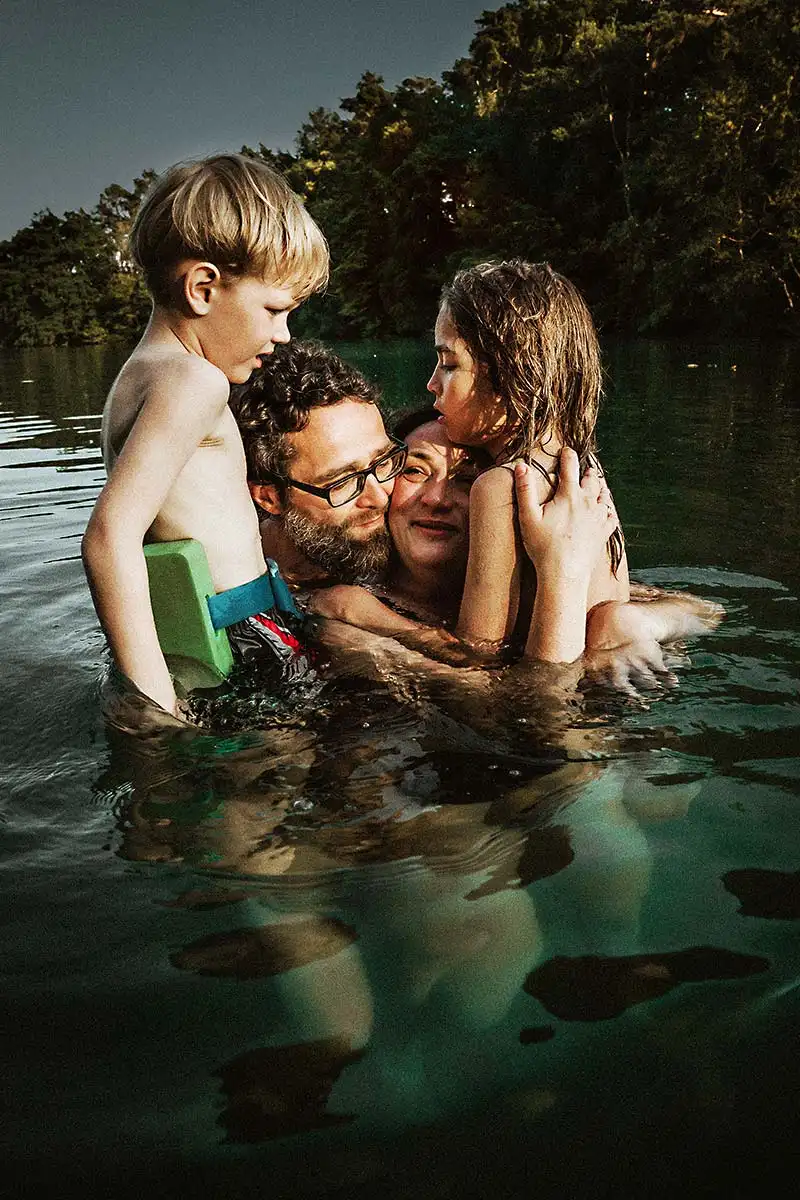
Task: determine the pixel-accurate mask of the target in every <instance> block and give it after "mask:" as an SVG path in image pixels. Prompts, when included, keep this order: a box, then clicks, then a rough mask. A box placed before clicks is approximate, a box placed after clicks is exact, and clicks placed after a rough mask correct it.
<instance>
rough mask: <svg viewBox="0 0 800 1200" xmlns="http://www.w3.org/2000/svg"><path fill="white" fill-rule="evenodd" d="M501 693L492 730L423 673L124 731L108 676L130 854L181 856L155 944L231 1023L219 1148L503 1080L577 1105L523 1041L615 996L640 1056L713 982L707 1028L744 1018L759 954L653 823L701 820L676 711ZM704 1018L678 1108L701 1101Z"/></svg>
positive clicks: (534, 1045) (362, 1120)
mask: <svg viewBox="0 0 800 1200" xmlns="http://www.w3.org/2000/svg"><path fill="white" fill-rule="evenodd" d="M711 686H712V688H713V684H711ZM512 699H513V715H512V712H511V711H507V712H503V711H502V710H498V709H497V707H495V708H494V709H493V720H495V721H498V719H499V723H500V725H501V726H502V727H503V728H505V729H506V730H509V729H511V730H512V731H515V732H514V733H513V734H512V735H508V733H507V734H506V736H505V737H503V738H498V737H495V738H494V739H493V740H492V741H490V740H488V739H487V738H485V737H484V736H483V732H476V731H475V730H474V729H471V728H469V727H468V726H467V725H465V724H464V723H463V722H461V721H459V720H456V719H453V718H451V717H448V715H447V714H446V713H445V712H443V711H442V709H441V708H438V707H436V708H434V707H432V706H431V705H429V704H428V703H427V702H426V701H425V700H422V699H421V698H420V695H419V692H417V693H416V694H415V695H414V698H413V700H412V701H406V702H403V701H401V700H400V699H399V698H398V696H397V695H396V694H392V690H391V689H387V690H386V692H385V693H384V694H383V695H381V694H380V693H379V692H376V689H375V687H374V684H371V685H370V686H369V688H367V687H363V686H362V687H361V688H359V685H358V684H357V683H354V682H352V681H351V683H350V687H349V689H347V690H346V694H345V695H343V696H339V697H338V699H337V697H336V695H335V693H332V694H331V695H329V696H328V697H327V702H325V698H323V703H322V704H318V705H317V706H316V709H315V711H314V712H313V713H310V712H309V711H308V710H305V711H304V710H303V709H302V708H298V710H297V711H296V713H295V714H294V717H293V718H292V717H290V716H289V715H288V714H287V713H286V712H284V713H282V714H281V717H280V719H279V720H277V719H276V721H275V724H274V726H273V728H269V729H264V730H262V731H260V732H259V733H258V734H255V733H249V734H248V733H242V734H238V735H236V734H233V735H229V736H228V737H225V738H223V737H216V738H215V737H214V736H212V735H210V734H207V733H202V732H200V731H190V730H186V729H183V730H180V729H177V728H169V727H167V728H161V729H159V728H157V727H156V728H154V729H153V730H152V732H151V735H150V736H149V737H147V738H144V739H143V738H142V737H141V736H136V737H133V736H131V735H130V734H129V733H127V732H125V726H126V721H125V698H124V697H117V712H116V723H117V726H118V728H117V730H116V732H114V731H113V730H112V731H110V744H111V747H112V754H111V760H110V763H109V768H108V772H107V773H106V775H105V777H104V779H103V780H102V781H101V786H102V787H103V788H104V789H110V791H111V793H113V792H114V790H115V784H114V779H115V777H116V778H118V779H120V780H124V783H123V785H122V788H121V790H120V791H119V792H117V795H118V801H117V811H118V829H119V844H118V851H117V852H118V854H119V855H120V856H121V857H123V858H124V859H126V860H128V861H129V862H136V863H146V864H158V866H159V868H160V869H162V870H163V869H167V870H168V871H170V874H169V875H168V876H167V879H168V880H169V888H168V891H169V895H168V896H164V897H163V898H162V900H161V903H162V904H163V905H164V906H165V907H166V909H167V911H168V912H170V913H172V914H173V916H174V918H175V921H176V928H175V930H174V931H173V932H169V931H167V930H165V933H166V945H165V947H164V957H165V960H168V962H169V964H170V967H171V968H172V969H173V970H174V971H177V972H181V973H183V974H184V975H185V976H186V977H187V978H189V979H193V980H194V989H195V990H194V1003H195V1004H196V1005H197V1006H198V1009H201V1010H203V1011H204V1012H206V1013H213V1016H208V1015H206V1016H203V1017H202V1018H201V1019H202V1020H203V1022H204V1028H203V1033H202V1038H203V1042H204V1044H205V1046H206V1049H207V1050H208V1048H209V1047H210V1045H211V1044H213V1042H214V1040H215V1036H214V1031H215V1030H217V1031H219V1032H221V1031H222V1030H224V1037H219V1039H218V1040H219V1042H220V1049H219V1053H218V1056H217V1059H216V1061H215V1062H214V1064H213V1067H212V1066H211V1064H209V1068H210V1069H209V1072H208V1081H207V1087H208V1089H209V1092H210V1093H212V1092H213V1094H214V1095H215V1097H216V1099H217V1105H218V1110H217V1112H216V1115H215V1118H214V1121H215V1124H216V1125H217V1126H218V1127H219V1128H220V1129H221V1130H222V1131H223V1134H224V1139H225V1143H226V1144H228V1145H236V1144H239V1145H259V1144H264V1143H272V1142H275V1141H276V1140H278V1142H280V1139H283V1138H286V1137H289V1136H290V1135H291V1136H297V1135H301V1134H309V1133H311V1132H312V1131H322V1130H325V1129H328V1128H329V1127H331V1128H333V1127H336V1128H338V1127H339V1126H342V1125H351V1124H352V1125H353V1127H354V1128H355V1129H358V1130H359V1131H360V1133H361V1134H363V1133H364V1132H365V1131H371V1132H372V1134H373V1135H375V1136H382V1137H385V1136H387V1135H396V1133H397V1131H398V1129H408V1128H409V1127H411V1128H412V1129H417V1128H420V1127H422V1128H429V1127H431V1126H440V1125H442V1127H443V1128H446V1127H447V1126H448V1125H449V1123H450V1122H451V1121H452V1120H454V1119H456V1120H458V1122H459V1123H460V1124H462V1123H463V1122H464V1121H465V1120H467V1119H468V1118H469V1117H470V1116H471V1115H477V1114H479V1113H481V1112H485V1111H486V1108H487V1105H491V1104H493V1103H495V1102H499V1103H500V1104H501V1105H502V1106H503V1108H504V1111H505V1110H506V1109H507V1108H508V1106H509V1105H510V1106H512V1108H513V1106H514V1105H516V1104H520V1105H521V1106H522V1111H524V1113H525V1120H526V1121H534V1123H536V1122H538V1121H539V1120H545V1118H546V1117H547V1119H548V1120H549V1119H552V1118H553V1116H554V1115H555V1114H556V1113H557V1112H559V1111H560V1110H561V1109H563V1108H564V1106H565V1105H566V1108H567V1110H568V1111H569V1112H572V1111H573V1105H574V1095H573V1094H572V1088H573V1087H574V1082H573V1083H572V1084H570V1085H566V1086H565V1085H564V1084H562V1083H558V1084H557V1085H556V1084H554V1081H553V1079H552V1078H551V1077H550V1076H551V1072H550V1071H548V1072H546V1073H545V1079H543V1080H542V1081H541V1082H538V1081H537V1079H536V1072H535V1071H534V1072H531V1064H530V1056H531V1054H535V1053H539V1054H541V1053H542V1052H543V1051H544V1050H545V1047H549V1049H550V1053H551V1054H552V1051H553V1048H554V1047H555V1046H556V1044H557V1042H558V1040H559V1039H561V1040H562V1041H566V1042H567V1043H568V1044H569V1043H571V1042H572V1041H573V1038H574V1030H575V1028H576V1024H577V1026H578V1027H581V1026H585V1027H587V1028H591V1027H592V1026H593V1025H595V1024H596V1023H602V1022H607V1021H608V1020H610V1019H612V1018H620V1017H623V1016H624V1017H625V1019H626V1020H627V1022H628V1028H627V1030H626V1033H625V1034H619V1035H618V1036H628V1035H630V1033H631V1030H633V1040H632V1045H631V1046H630V1047H627V1048H626V1050H625V1052H626V1053H629V1052H632V1051H633V1049H634V1047H635V1045H636V1042H637V1038H639V1039H640V1038H641V1037H642V1036H643V1035H644V1038H645V1048H646V1056H647V1057H649V1056H652V1055H654V1054H655V1056H656V1057H657V1058H658V1057H660V1056H663V1055H666V1056H667V1057H670V1055H671V1053H672V1048H671V1046H670V1043H671V1041H672V1039H673V1038H674V1039H675V1046H674V1052H675V1055H676V1061H677V1062H679V1063H682V1064H683V1065H682V1066H681V1067H680V1070H686V1069H687V1064H686V1063H684V1062H683V1059H684V1054H685V1049H686V1047H685V1045H684V1042H683V1039H684V1038H685V1036H686V1032H687V1031H686V1026H685V1022H686V1021H687V1020H688V1021H690V1022H692V1023H693V1022H695V1021H702V1020H703V1019H704V1018H703V1016H702V1014H703V1012H704V1011H705V1008H706V1006H707V1005H708V1004H709V1003H710V1004H711V1005H712V1008H713V1011H714V1013H715V1017H714V1022H713V1026H712V1027H713V1028H714V1029H716V1030H717V1032H718V1023H719V1021H720V1020H721V1019H724V1021H726V1022H727V1021H731V1020H733V1021H734V1023H735V1013H736V1009H737V1006H738V1005H739V1003H740V1002H741V996H742V994H743V993H742V989H744V994H746V993H747V989H751V988H752V987H753V983H754V981H763V977H764V976H765V974H767V973H768V972H769V970H770V966H771V963H770V959H769V958H768V957H767V956H766V955H764V954H762V953H753V952H751V951H749V950H748V949H746V948H744V949H743V948H741V947H740V945H739V940H738V939H736V938H734V939H733V940H731V938H730V933H729V931H725V932H724V933H723V931H722V930H721V929H720V930H719V931H718V934H717V936H715V937H713V938H710V939H709V940H707V938H709V934H708V932H707V931H704V932H703V934H702V937H700V936H699V935H698V932H697V930H696V929H695V928H694V927H693V922H692V921H691V920H689V921H688V922H687V915H688V913H689V912H693V911H694V909H695V903H694V902H693V900H692V897H691V894H689V895H687V896H686V897H684V904H683V910H682V912H681V914H680V915H678V916H677V917H676V914H675V912H674V910H673V909H672V908H671V904H670V898H669V890H667V903H666V905H664V903H663V900H664V898H663V897H662V896H661V895H659V892H660V891H662V890H663V886H664V880H663V878H659V874H661V875H662V876H663V867H662V868H661V869H659V864H658V862H657V860H658V857H659V853H660V850H659V831H661V830H663V829H665V828H669V829H673V830H674V829H675V828H676V827H680V825H681V823H684V822H687V821H688V819H689V814H690V812H691V808H692V805H693V802H694V801H695V799H696V797H697V796H698V795H699V794H700V793H701V792H702V789H703V786H704V783H705V782H707V780H708V777H709V775H710V773H711V764H710V761H709V759H708V758H707V757H705V756H702V755H698V754H696V753H692V752H691V750H690V749H687V741H691V738H688V739H687V736H686V732H685V731H684V732H683V733H681V732H680V731H679V730H676V729H675V728H664V727H661V726H652V727H651V726H650V725H649V724H648V720H647V714H646V712H644V713H643V715H642V717H641V718H640V719H639V721H634V722H633V727H632V728H629V729H628V730H627V731H626V730H625V728H624V727H623V724H622V723H621V721H620V713H619V710H618V709H617V710H615V708H614V702H613V698H611V697H609V695H608V694H606V695H605V696H604V697H603V696H595V697H594V698H592V697H582V698H581V699H580V700H576V701H575V703H574V705H573V706H572V708H571V710H570V712H569V722H568V723H566V724H564V725H562V726H559V727H558V729H557V730H556V731H555V732H554V727H553V724H552V723H551V724H550V725H548V726H546V727H544V728H541V727H538V726H537V724H536V722H535V720H533V719H532V718H531V717H530V716H528V717H525V716H520V712H521V711H522V709H521V705H520V699H521V698H520V696H519V695H517V696H516V697H514V698H512ZM675 703H676V704H677V705H680V703H681V701H680V700H677V701H676V702H675ZM136 722H137V723H138V724H140V723H141V713H140V712H137V713H136ZM628 724H629V725H630V720H629V721H628ZM323 731H324V733H323ZM565 734H566V736H565ZM107 794H108V791H107ZM174 872H176V873H174ZM165 882H166V880H165ZM685 886H686V888H687V892H688V893H691V889H692V886H693V883H692V880H691V879H687V880H686V881H685ZM673 917H676V919H675V920H673ZM179 930H180V932H178V931H179ZM656 931H657V932H656ZM697 985H701V990H704V991H705V995H706V1000H705V1003H704V1004H701V1005H700V1006H697V1002H696V1000H695V1001H694V1002H693V1000H692V998H691V997H689V998H688V1002H687V996H686V993H687V992H688V993H691V992H692V990H693V989H696V987H697ZM713 987H717V988H719V989H720V993H719V995H716V996H714V997H713V1000H712V998H711V997H712V995H713V993H712V992H710V991H709V989H710V988H713ZM243 990H246V991H248V992H249V995H248V997H247V1000H246V1002H245V1003H244V1004H243V1003H242V991H243ZM671 993H678V994H680V997H681V999H680V1001H678V1000H677V996H676V997H673V1006H671V1007H670V1008H668V1009H667V1010H666V1011H665V1010H663V1009H662V1010H659V1011H658V1015H657V1016H656V1015H655V1014H653V1013H652V1012H648V1007H649V1006H650V1005H651V1004H652V1003H653V1002H655V1001H658V1000H660V999H661V998H663V997H666V996H668V995H670V994H671ZM726 1006H729V1012H728V1015H727V1016H726V1017H724V1018H723V1015H722V1014H723V1013H724V1012H725V1008H726ZM209 1020H210V1021H211V1022H212V1026H211V1028H208V1027H206V1022H208V1021H209ZM715 1037H716V1034H715V1035H714V1037H712V1044H713V1045H715V1044H716V1043H715V1040H714V1039H715ZM691 1040H692V1043H693V1060H694V1053H695V1052H696V1053H697V1055H699V1057H698V1058H697V1059H696V1060H694V1061H695V1067H697V1068H698V1069H699V1072H700V1074H699V1076H698V1077H695V1075H694V1068H693V1069H692V1071H690V1072H689V1075H688V1076H687V1078H686V1080H685V1081H684V1085H683V1086H685V1087H688V1086H689V1085H690V1083H691V1089H690V1093H689V1094H688V1095H684V1097H683V1099H684V1102H685V1104H686V1109H685V1112H686V1113H688V1112H690V1111H691V1108H692V1105H693V1104H697V1105H699V1106H700V1109H701V1110H702V1111H703V1112H705V1106H706V1103H707V1101H706V1098H705V1088H706V1087H707V1086H708V1081H707V1079H706V1078H705V1076H704V1071H705V1070H706V1068H705V1067H704V1066H703V1065H702V1064H703V1055H704V1054H705V1053H707V1052H708V1051H707V1050H704V1049H703V1046H702V1040H703V1039H702V1037H701V1038H699V1039H698V1037H697V1029H696V1028H694V1026H692V1032H691ZM550 1043H552V1044H553V1046H552V1047H551V1046H550ZM223 1046H224V1047H225V1049H223ZM639 1052H641V1047H640V1048H639ZM572 1053H574V1045H573V1046H572ZM715 1053H716V1051H713V1052H712V1053H711V1058H712V1059H713V1057H714V1054H715ZM635 1057H636V1055H635V1053H634V1061H635ZM555 1061H557V1058H556V1060H555ZM709 1069H710V1068H709ZM693 1091H696V1092H697V1094H696V1095H694V1096H693ZM506 1116H507V1117H508V1118H509V1119H510V1116H511V1114H510V1113H506ZM198 1133H199V1130H198ZM281 1144H282V1143H281ZM595 1152H597V1150H595Z"/></svg>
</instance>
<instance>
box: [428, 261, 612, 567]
mask: <svg viewBox="0 0 800 1200" xmlns="http://www.w3.org/2000/svg"><path fill="white" fill-rule="evenodd" d="M440 303H441V306H442V308H444V309H446V310H447V312H448V313H449V315H450V318H451V320H452V322H453V324H454V326H455V328H456V331H457V333H458V335H459V337H461V338H463V340H464V341H465V342H466V345H467V349H468V350H469V352H470V354H471V355H472V357H473V358H474V359H475V360H476V362H479V363H482V364H483V365H484V366H485V367H486V369H487V371H488V374H489V381H490V383H491V386H492V389H493V391H494V392H496V393H497V395H498V396H500V397H501V399H502V401H503V403H504V404H505V409H506V428H505V435H506V445H505V450H504V451H503V454H502V456H501V459H500V460H499V461H501V462H509V461H511V460H512V459H515V458H524V459H526V460H527V461H530V459H531V457H532V455H533V452H534V450H536V449H537V448H538V447H540V446H542V444H543V443H544V442H546V441H547V439H548V437H549V436H550V435H551V434H552V435H555V436H556V437H557V438H558V439H559V441H560V442H561V443H562V444H564V445H566V446H571V447H572V449H573V450H575V452H576V453H577V455H578V457H579V459H580V462H581V467H582V468H585V467H586V466H587V465H588V463H589V461H590V459H591V458H592V456H593V454H594V451H595V448H596V442H595V427H596V424H597V413H598V410H599V407H600V397H601V395H602V390H603V375H602V368H601V365H600V346H599V343H598V340H597V332H596V330H595V327H594V321H593V320H592V317H591V313H590V312H589V309H588V308H587V306H586V302H585V301H584V299H583V297H582V296H581V294H580V292H579V291H578V289H577V288H576V287H575V286H574V284H572V283H570V281H569V280H568V279H565V278H564V276H563V275H559V274H557V272H556V271H554V270H553V269H552V267H551V266H550V265H549V263H529V262H525V261H524V260H523V259H520V258H513V259H509V260H508V261H507V262H485V263H478V264H477V265H476V266H473V267H467V268H465V269H464V270H462V271H459V272H458V273H457V274H456V276H455V277H454V279H453V281H452V283H449V284H446V285H445V287H444V288H443V289H442V293H441V298H440ZM609 549H610V553H611V565H612V569H613V571H614V572H615V573H616V570H617V567H618V566H619V563H620V561H621V559H622V554H623V540H622V532H621V530H619V529H617V530H615V531H614V533H613V534H612V535H611V539H610V541H609Z"/></svg>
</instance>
